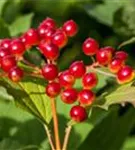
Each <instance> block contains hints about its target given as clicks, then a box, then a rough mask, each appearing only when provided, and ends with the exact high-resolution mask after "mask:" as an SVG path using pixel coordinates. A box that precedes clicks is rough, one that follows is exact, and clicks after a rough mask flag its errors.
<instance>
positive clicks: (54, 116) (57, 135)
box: [50, 98, 61, 150]
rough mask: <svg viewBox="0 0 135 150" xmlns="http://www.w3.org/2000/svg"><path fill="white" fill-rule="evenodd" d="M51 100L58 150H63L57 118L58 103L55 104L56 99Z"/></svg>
mask: <svg viewBox="0 0 135 150" xmlns="http://www.w3.org/2000/svg"><path fill="white" fill-rule="evenodd" d="M50 100H51V107H52V116H53V125H54V134H55V144H56V150H61V144H60V138H59V127H58V117H57V112H56V103H55V99H54V98H50Z"/></svg>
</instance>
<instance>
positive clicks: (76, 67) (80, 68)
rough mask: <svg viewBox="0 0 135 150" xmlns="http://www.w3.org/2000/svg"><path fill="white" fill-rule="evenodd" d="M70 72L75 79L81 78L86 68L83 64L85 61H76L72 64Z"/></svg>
mask: <svg viewBox="0 0 135 150" xmlns="http://www.w3.org/2000/svg"><path fill="white" fill-rule="evenodd" d="M69 72H70V73H71V74H72V75H73V76H74V77H75V78H81V77H82V76H83V75H84V74H85V72H86V68H85V65H84V63H83V61H75V62H73V63H72V64H71V66H70V67H69Z"/></svg>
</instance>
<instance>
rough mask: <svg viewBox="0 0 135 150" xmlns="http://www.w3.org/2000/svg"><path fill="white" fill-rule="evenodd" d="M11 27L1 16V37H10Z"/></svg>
mask: <svg viewBox="0 0 135 150" xmlns="http://www.w3.org/2000/svg"><path fill="white" fill-rule="evenodd" d="M9 36H10V34H9V29H8V26H7V24H6V23H5V22H4V20H3V19H2V18H0V39H2V38H7V37H9Z"/></svg>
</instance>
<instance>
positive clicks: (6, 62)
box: [1, 55, 16, 72]
mask: <svg viewBox="0 0 135 150" xmlns="http://www.w3.org/2000/svg"><path fill="white" fill-rule="evenodd" d="M15 66H16V60H15V57H13V56H11V55H8V56H5V57H3V58H2V60H1V68H2V69H3V70H4V71H5V72H8V71H9V70H10V69H11V68H13V67H15Z"/></svg>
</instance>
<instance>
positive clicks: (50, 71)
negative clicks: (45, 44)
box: [42, 64, 58, 80]
mask: <svg viewBox="0 0 135 150" xmlns="http://www.w3.org/2000/svg"><path fill="white" fill-rule="evenodd" d="M42 75H43V76H44V78H45V79H46V80H54V79H55V78H56V77H57V76H58V68H57V66H56V65H54V64H46V65H45V66H43V67H42Z"/></svg>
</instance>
